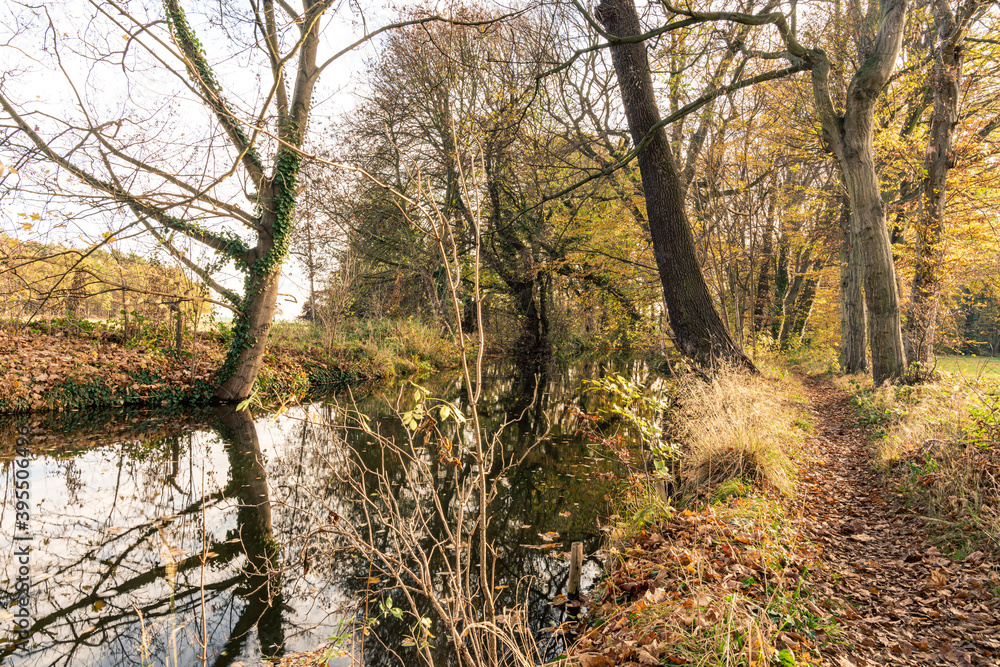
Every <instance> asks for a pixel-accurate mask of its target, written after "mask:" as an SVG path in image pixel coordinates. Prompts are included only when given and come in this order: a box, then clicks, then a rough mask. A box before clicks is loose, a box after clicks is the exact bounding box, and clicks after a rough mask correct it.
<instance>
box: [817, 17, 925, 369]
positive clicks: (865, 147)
mask: <svg viewBox="0 0 1000 667" xmlns="http://www.w3.org/2000/svg"><path fill="white" fill-rule="evenodd" d="M882 9H883V11H882V20H881V23H880V24H879V29H878V33H877V34H876V36H875V40H874V42H873V43H872V45H871V51H870V55H868V57H867V58H866V59H865V61H864V62H863V63H862V65H861V67H860V68H859V69H858V71H857V73H856V74H855V75H854V77H853V78H852V79H851V83H850V86H849V87H848V89H847V100H846V104H845V108H844V115H843V116H839V115H837V114H836V112H835V111H834V108H833V101H832V98H831V97H830V81H829V78H830V76H829V75H830V61H829V59H828V58H827V56H826V54H825V53H823V52H822V51H820V50H818V49H812V50H809V51H808V52H806V54H805V55H806V57H807V59H808V60H809V62H810V65H811V67H812V82H813V96H814V97H815V99H816V104H817V107H818V110H819V115H820V120H821V122H822V126H823V134H824V137H825V138H826V139H827V141H829V143H830V146H831V147H832V149H833V153H834V155H835V156H836V157H837V162H838V164H839V165H840V170H841V174H842V176H843V178H844V185H845V186H846V188H847V193H848V196H849V197H850V200H851V214H852V215H851V231H852V237H853V238H854V239H856V241H857V245H858V246H860V249H861V252H862V256H863V257H864V260H865V261H864V265H865V266H864V291H865V304H866V306H867V308H868V339H869V342H870V344H871V350H872V376H873V378H874V381H875V384H876V385H879V384H881V383H882V382H884V381H886V380H896V379H899V378H901V377H902V376H903V374H904V373H905V372H906V355H905V353H904V350H903V335H902V328H901V320H900V307H899V293H898V291H897V287H896V268H895V265H894V263H893V259H892V246H891V244H890V242H889V229H888V227H887V225H886V212H885V204H884V202H883V201H882V193H881V190H880V188H879V182H878V176H877V174H876V173H875V159H874V125H875V105H876V102H877V101H878V95H879V93H880V92H881V91H882V88H883V87H885V85H886V83H888V81H889V77H890V76H891V74H892V71H893V69H894V67H895V64H896V60H897V58H898V56H899V52H900V49H901V46H902V40H903V28H904V25H905V22H906V13H907V9H908V0H886V2H885V3H884V4H883V8H882Z"/></svg>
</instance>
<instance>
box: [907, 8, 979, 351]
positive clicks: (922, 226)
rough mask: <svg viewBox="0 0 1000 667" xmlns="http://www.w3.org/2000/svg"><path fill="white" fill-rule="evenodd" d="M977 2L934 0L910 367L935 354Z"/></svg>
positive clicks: (909, 326)
mask: <svg viewBox="0 0 1000 667" xmlns="http://www.w3.org/2000/svg"><path fill="white" fill-rule="evenodd" d="M983 6H984V5H983V3H981V2H979V0H966V2H964V3H962V4H961V6H960V7H958V8H957V11H955V10H952V7H951V2H950V0H933V1H932V2H931V12H932V14H933V16H934V40H933V45H932V46H931V54H932V56H933V59H934V64H933V67H932V70H931V75H930V77H929V81H928V87H929V89H930V90H931V91H932V93H933V99H934V107H933V111H932V112H931V113H932V115H931V119H930V131H929V134H928V138H927V151H926V153H925V156H924V177H923V181H922V183H921V193H920V201H921V207H920V218H919V221H918V222H917V226H916V237H917V238H916V244H915V248H914V250H915V265H914V269H913V290H912V297H911V301H910V307H909V309H908V311H907V322H906V354H907V358H909V359H910V360H911V361H913V362H921V363H924V364H929V363H930V362H931V361H932V360H933V355H934V338H935V330H936V328H937V317H938V286H939V283H940V272H941V267H940V263H941V249H940V246H941V239H942V236H943V232H944V223H945V201H946V200H945V196H946V193H947V183H948V172H949V170H950V168H951V165H952V164H953V162H954V159H955V157H954V153H953V150H952V141H953V135H954V133H955V127H956V125H958V122H959V113H958V112H959V101H960V97H961V89H962V67H963V64H964V61H965V44H964V42H965V37H966V34H967V32H968V28H969V24H970V23H971V22H972V20H973V19H974V18H975V16H976V14H977V13H979V11H980V10H981V9H982V8H983Z"/></svg>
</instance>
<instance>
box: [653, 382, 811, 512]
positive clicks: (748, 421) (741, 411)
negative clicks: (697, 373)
mask: <svg viewBox="0 0 1000 667" xmlns="http://www.w3.org/2000/svg"><path fill="white" fill-rule="evenodd" d="M676 403H677V409H676V410H675V411H674V412H673V414H672V415H671V424H672V432H673V434H674V437H676V438H677V440H678V441H679V442H680V443H681V444H682V448H681V452H682V453H681V475H682V485H683V487H684V488H685V489H687V490H690V491H695V492H697V493H700V494H704V493H713V492H715V491H716V490H717V489H718V488H719V487H720V486H721V485H723V484H725V483H726V482H728V481H730V480H743V481H745V482H747V483H749V484H765V485H768V486H771V487H773V488H775V489H777V490H778V491H780V492H782V493H786V494H787V493H790V492H791V491H792V488H793V477H794V465H793V464H792V461H791V458H790V457H789V453H790V452H794V451H795V450H796V449H797V448H798V447H799V445H800V443H801V441H802V437H803V435H804V434H803V431H802V429H801V428H800V426H799V425H800V424H802V423H803V421H802V419H801V417H800V410H799V408H798V407H797V406H796V405H795V403H794V401H793V400H792V399H790V398H789V397H788V388H787V387H783V386H781V385H780V384H779V383H778V382H777V381H776V380H774V379H770V378H766V377H761V376H752V375H749V374H747V373H743V372H740V371H737V370H735V369H731V370H729V371H727V372H723V373H718V374H717V375H715V376H714V377H713V378H712V379H711V381H708V382H706V381H704V380H700V379H695V378H693V377H690V378H688V379H683V380H681V381H680V383H679V386H678V390H677V400H676Z"/></svg>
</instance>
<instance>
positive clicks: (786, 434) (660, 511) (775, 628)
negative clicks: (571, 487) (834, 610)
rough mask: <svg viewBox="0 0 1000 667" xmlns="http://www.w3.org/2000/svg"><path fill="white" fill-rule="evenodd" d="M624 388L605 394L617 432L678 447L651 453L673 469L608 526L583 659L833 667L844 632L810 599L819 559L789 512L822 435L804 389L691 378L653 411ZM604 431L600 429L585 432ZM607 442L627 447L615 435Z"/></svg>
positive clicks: (633, 491)
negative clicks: (797, 470)
mask: <svg viewBox="0 0 1000 667" xmlns="http://www.w3.org/2000/svg"><path fill="white" fill-rule="evenodd" d="M619 384H620V383H619V382H617V381H605V382H604V383H603V384H602V389H603V390H604V391H606V392H608V393H610V394H611V395H613V396H614V397H615V399H616V400H615V401H614V402H613V403H612V408H611V412H613V413H615V414H616V415H617V416H618V419H617V420H607V419H605V420H604V423H611V424H622V423H625V424H626V425H628V426H631V428H625V429H624V432H625V433H632V434H639V435H642V436H643V439H644V440H648V439H649V438H655V437H662V438H663V439H665V440H666V441H667V443H668V444H667V445H660V446H657V445H656V444H655V443H649V442H646V443H645V446H646V448H647V450H649V451H650V452H651V453H652V455H653V456H656V455H660V456H672V457H673V460H672V463H671V465H667V466H646V467H645V468H648V472H647V470H646V469H643V470H640V469H636V470H635V474H634V475H633V477H632V484H631V485H630V486H629V487H628V488H627V489H626V491H625V493H624V495H623V497H622V499H621V500H620V509H619V515H616V516H615V517H612V518H613V520H615V523H614V524H613V525H612V526H610V527H609V545H608V547H607V551H608V559H607V562H606V575H605V578H604V580H603V581H602V582H601V583H600V584H599V586H598V587H597V589H596V591H595V593H594V599H593V600H592V601H591V605H590V607H591V619H590V621H589V622H590V624H591V628H590V629H589V630H588V631H586V632H584V633H583V635H582V636H581V638H580V639H579V640H578V641H577V643H576V645H575V646H574V647H573V649H572V655H573V657H574V658H577V659H578V660H579V661H580V663H581V664H583V665H602V664H609V665H610V664H623V663H627V662H629V661H633V662H637V663H639V664H688V665H704V666H719V667H721V666H722V665H733V666H736V665H744V666H750V665H760V664H784V665H810V664H820V653H819V649H820V648H821V647H823V646H824V645H825V644H827V643H829V642H831V641H835V639H836V634H837V628H836V625H835V623H834V621H833V620H832V614H831V613H830V611H831V610H829V609H824V608H822V606H821V603H818V601H814V600H813V599H812V598H811V594H810V590H809V587H808V585H807V580H808V573H809V569H810V567H811V564H812V563H813V562H814V561H815V560H816V558H817V554H816V553H815V552H814V551H813V550H812V548H811V547H810V546H809V545H808V544H806V543H803V542H801V541H800V540H798V538H797V536H796V533H795V530H794V528H793V522H792V521H791V518H792V517H791V516H790V515H789V513H790V512H791V510H790V509H789V508H790V504H789V503H787V502H786V499H787V497H788V496H789V495H791V494H794V492H795V474H794V464H793V457H794V456H795V455H796V454H797V453H798V452H799V451H800V448H801V444H802V441H803V438H804V436H805V435H806V433H807V432H809V431H811V430H812V423H811V421H810V419H809V418H808V416H807V415H806V414H805V411H804V410H802V409H801V407H800V405H801V402H802V399H801V398H799V395H800V392H799V390H798V389H797V387H796V386H795V384H794V381H793V380H791V379H790V378H789V377H788V375H787V374H785V373H782V372H770V373H769V376H751V375H748V374H744V373H740V372H736V371H733V370H731V369H730V370H728V371H726V372H724V373H719V374H718V375H717V376H715V377H714V378H713V379H711V380H710V381H705V380H702V379H699V378H697V377H695V376H693V375H690V376H684V377H681V378H680V379H677V380H676V381H674V382H672V383H671V384H669V385H668V386H667V387H666V388H663V389H661V390H659V391H658V392H657V391H655V389H656V388H655V386H652V385H651V386H650V387H647V388H646V392H647V394H650V393H652V394H655V395H654V396H653V397H650V396H648V395H647V396H645V397H641V398H637V391H638V389H637V388H636V387H634V386H627V387H626V386H620V387H618V388H617V389H616V386H617V385H619ZM636 406H638V407H636ZM651 406H655V407H659V408H661V409H662V413H661V414H659V415H658V417H659V418H660V419H662V420H663V422H662V428H660V429H656V428H653V429H643V428H635V427H634V422H635V421H636V418H635V415H641V419H639V420H638V421H640V422H642V421H643V420H646V421H653V422H654V423H656V424H659V422H656V420H655V418H654V417H652V416H651V415H650V414H649V412H650V407H651ZM599 423H602V422H601V420H600V419H598V418H596V417H591V418H590V419H589V420H584V428H585V430H586V429H591V430H592V432H593V431H597V430H598V429H597V426H596V425H597V424H599ZM600 436H601V437H602V438H603V439H604V440H603V442H606V441H608V440H611V441H612V442H613V443H614V444H619V439H612V438H611V436H612V433H609V432H608V429H605V430H604V431H601V432H600ZM671 476H672V477H673V479H672V480H671V483H670V487H669V488H671V491H672V493H669V494H665V493H663V490H662V489H663V483H662V482H663V477H668V478H669V477H671ZM650 482H652V488H651V487H650ZM657 484H659V485H660V492H659V493H656V492H654V490H653V488H655V487H656V486H657ZM604 660H607V661H608V662H603V661H604Z"/></svg>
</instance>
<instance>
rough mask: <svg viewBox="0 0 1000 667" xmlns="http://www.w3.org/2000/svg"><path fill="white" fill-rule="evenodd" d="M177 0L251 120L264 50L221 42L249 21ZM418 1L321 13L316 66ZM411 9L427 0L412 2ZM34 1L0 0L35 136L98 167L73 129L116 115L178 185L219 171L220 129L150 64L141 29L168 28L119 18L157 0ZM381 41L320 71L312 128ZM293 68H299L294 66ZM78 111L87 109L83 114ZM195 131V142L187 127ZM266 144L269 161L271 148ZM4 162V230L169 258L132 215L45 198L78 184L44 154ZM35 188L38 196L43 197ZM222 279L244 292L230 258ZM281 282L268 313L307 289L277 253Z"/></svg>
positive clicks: (342, 97)
mask: <svg viewBox="0 0 1000 667" xmlns="http://www.w3.org/2000/svg"><path fill="white" fill-rule="evenodd" d="M182 4H183V5H184V6H185V8H186V10H187V12H188V18H189V22H190V23H191V24H192V26H193V27H194V29H195V30H196V32H198V34H199V37H200V38H201V41H202V43H203V44H204V48H205V51H206V53H207V54H208V57H209V60H210V61H211V62H212V63H213V66H214V67H215V72H216V75H217V78H218V79H219V81H220V83H221V86H222V88H223V90H224V94H225V96H226V98H227V100H228V101H229V102H230V103H231V104H232V106H233V107H234V108H236V109H239V110H241V111H243V112H244V115H245V117H248V118H249V117H252V116H253V115H254V111H255V109H257V108H259V106H260V105H259V104H258V102H259V101H260V99H261V97H262V95H264V94H265V93H266V91H267V90H268V80H267V77H268V76H269V74H270V73H269V72H268V71H267V69H266V64H265V63H263V62H261V61H260V59H259V57H257V56H259V53H258V54H257V56H250V57H248V56H247V55H246V54H241V53H238V52H235V51H234V50H233V49H232V48H230V46H229V45H230V44H232V40H228V41H227V38H231V37H235V38H240V37H241V36H242V37H245V36H246V35H248V34H250V33H248V32H247V25H246V24H243V25H241V24H240V22H239V21H238V20H234V19H235V18H237V17H234V16H222V15H220V14H219V6H220V5H218V4H215V3H208V2H205V1H204V0H189V1H188V2H183V3H182ZM291 4H292V5H293V6H294V5H296V4H298V3H297V2H294V1H293V2H292V3H291ZM417 4H418V3H415V2H407V1H405V0H404V1H403V2H396V3H393V4H391V5H390V4H388V3H386V4H378V5H375V4H372V5H369V6H365V8H364V10H363V11H359V10H358V5H357V4H356V3H355V4H350V5H349V4H348V3H347V2H344V3H343V6H341V7H340V8H339V9H338V10H337V11H333V12H331V13H330V17H331V18H330V19H329V20H328V21H327V23H326V24H325V25H324V28H323V32H322V41H323V44H322V47H321V51H320V54H319V56H320V57H319V60H320V61H321V62H322V61H323V60H325V59H326V58H328V57H329V56H330V55H331V54H333V53H336V52H338V51H340V50H341V49H343V48H344V47H345V46H347V45H349V44H351V43H352V42H354V41H356V40H358V39H359V38H361V37H362V36H363V35H365V34H366V33H367V32H371V31H373V30H375V29H377V28H378V27H380V26H382V25H385V24H386V23H391V22H392V21H393V17H395V16H397V15H398V12H399V11H400V10H401V9H405V8H407V7H408V6H409V7H414V6H416V5H417ZM234 6H235V7H237V8H238V9H240V10H243V9H245V8H246V7H248V6H249V4H248V3H245V2H236V3H234ZM420 6H425V5H424V4H423V3H420ZM39 7H40V6H39V5H33V6H30V5H27V4H19V3H8V4H7V5H6V6H5V7H3V8H0V63H2V65H0V71H2V79H0V90H2V91H3V94H4V96H5V97H7V98H8V99H10V100H12V101H13V102H14V104H15V105H16V106H17V108H18V110H19V113H20V114H21V115H22V116H24V117H25V118H30V122H32V123H35V124H36V129H37V131H38V132H39V134H40V135H42V136H43V137H45V138H46V139H53V138H55V139H54V140H55V142H56V143H57V144H58V145H60V147H61V149H62V151H63V152H64V153H68V152H70V151H71V150H73V149H74V148H75V149H76V152H73V157H72V159H73V161H74V162H75V163H77V164H80V165H81V166H85V167H88V168H89V169H91V170H94V169H95V167H94V166H93V165H92V163H91V164H89V165H88V161H87V158H86V156H85V154H84V153H83V151H82V150H80V149H79V145H78V144H77V143H74V142H79V143H81V144H82V143H83V142H84V141H87V140H91V141H92V138H88V137H87V136H86V135H85V133H81V132H80V131H79V129H78V128H79V127H82V126H85V125H86V124H87V123H88V122H90V123H97V124H100V123H105V124H107V123H114V122H116V121H117V122H118V125H117V127H116V129H115V131H114V135H115V138H116V140H120V141H121V142H122V143H126V144H129V154H131V155H134V156H138V157H140V158H141V159H143V160H146V161H150V162H154V163H155V164H157V165H158V166H160V165H165V169H169V170H176V171H173V172H172V173H175V174H177V175H178V176H182V175H186V176H187V178H185V179H184V180H185V181H187V182H192V181H198V180H199V179H201V178H204V175H205V174H211V173H216V174H218V173H221V172H225V171H227V170H228V165H229V164H231V162H232V161H233V159H234V157H233V156H232V154H231V152H230V151H227V147H226V146H225V145H224V142H222V141H220V140H219V139H218V137H216V138H214V139H210V134H211V133H213V132H218V127H217V125H216V124H215V123H214V122H212V120H211V118H210V117H209V112H208V110H207V109H206V108H205V107H204V105H203V104H202V103H201V101H200V100H198V99H197V97H196V96H195V95H194V93H192V92H191V91H190V90H187V89H185V87H184V85H185V84H184V83H183V81H182V80H181V79H180V78H179V77H176V76H173V75H171V74H168V73H165V72H166V70H164V69H163V67H162V65H161V63H157V62H156V61H155V60H154V57H162V58H164V60H166V61H167V62H170V61H169V58H168V52H167V51H166V49H167V48H168V46H169V43H168V42H166V41H164V42H162V43H161V45H160V46H157V44H156V42H155V40H150V39H149V35H150V34H154V33H155V34H156V35H158V36H159V37H160V38H161V39H162V38H164V36H165V30H163V26H162V24H160V25H159V26H154V27H153V31H151V32H150V33H146V34H144V33H142V32H140V31H136V30H134V29H131V28H130V27H129V23H128V21H126V20H124V19H122V14H121V11H127V12H130V13H132V15H135V16H142V15H146V16H150V17H154V18H156V17H159V16H161V15H162V9H161V7H162V5H160V4H159V3H158V2H154V1H153V0H148V1H147V2H143V1H139V2H135V1H129V0H123V1H122V2H121V4H111V3H109V2H107V1H106V0H92V1H91V2H82V1H81V0H62V1H61V2H60V1H59V0H54V1H53V2H49V3H46V4H45V5H44V6H41V9H39ZM101 10H103V11H104V14H102V13H101ZM234 26H235V27H234ZM157 28H159V31H158V32H157V31H156V29H157ZM241 31H242V32H241ZM128 33H131V34H132V39H138V38H145V43H146V44H149V45H150V46H151V48H150V50H149V51H147V52H143V50H142V49H140V48H139V47H138V45H137V44H134V43H133V42H132V41H131V40H130V37H129V34H128ZM122 45H125V46H124V47H123V46H122ZM377 46H378V38H376V39H375V40H373V42H370V43H368V44H366V45H363V46H361V47H358V48H357V49H355V50H354V51H352V52H350V53H348V54H346V55H344V56H342V57H341V58H339V59H338V60H336V61H335V62H334V63H333V64H332V65H330V66H329V67H328V68H327V69H326V70H325V71H324V73H323V75H322V78H321V79H320V82H319V85H318V86H317V88H316V92H315V94H314V96H313V101H314V107H313V112H312V116H311V121H310V128H309V132H310V134H309V136H310V137H312V138H316V137H319V136H320V135H321V134H322V133H323V132H324V131H325V130H326V129H327V128H329V126H330V125H331V124H333V123H335V122H337V121H338V120H339V119H341V118H343V116H344V115H345V114H347V113H349V111H350V109H351V108H352V107H353V105H354V101H355V99H356V93H357V91H358V90H359V89H360V88H359V86H360V83H359V81H360V80H359V77H358V74H359V73H360V72H361V71H362V70H363V68H364V66H365V61H366V59H367V58H370V57H371V56H372V55H373V54H374V53H377V51H376V49H377ZM98 51H99V52H101V53H113V54H114V57H113V58H102V59H99V60H96V61H95V59H94V57H93V56H94V54H95V53H97V52H98ZM126 70H127V71H128V75H127V76H126V74H125V72H126ZM289 71H290V72H291V73H292V74H294V69H293V68H290V70H289ZM262 74H263V75H265V76H264V77H262V76H261V75H262ZM82 108H85V109H87V110H88V112H87V116H86V117H84V113H83V112H82V111H81V109H82ZM122 119H124V120H122ZM66 121H70V122H68V123H67V122H66ZM11 124H12V122H11V120H10V118H9V116H7V115H6V114H5V113H3V111H2V110H0V125H2V126H4V127H5V128H6V127H10V126H11ZM199 128H201V129H199ZM199 132H201V134H200V135H198V136H197V138H195V139H194V140H192V135H197V134H198V133H199ZM21 140H22V141H23V140H24V138H23V135H21ZM307 141H308V139H307ZM59 142H62V143H59ZM263 152H264V155H265V163H266V162H267V157H266V155H267V152H266V151H263ZM0 164H3V165H4V166H3V170H2V173H0V232H2V233H4V234H8V235H11V236H14V237H16V238H18V239H20V240H22V241H29V240H31V241H41V242H50V243H59V244H63V245H69V246H71V247H75V248H79V249H83V248H87V247H90V246H92V245H93V243H94V242H95V241H99V240H101V239H102V238H105V235H106V234H109V233H110V234H113V238H114V241H113V244H114V247H116V248H118V249H119V250H121V251H124V252H135V253H137V254H143V255H149V254H151V253H156V254H158V255H159V256H160V257H162V258H164V259H165V260H166V261H174V260H172V259H170V258H169V257H168V255H167V254H166V252H165V251H164V250H163V249H157V248H156V245H155V242H154V241H153V240H152V238H151V236H150V235H149V234H148V233H134V232H133V231H131V230H129V231H127V232H123V228H127V226H129V225H132V226H134V225H135V219H134V216H131V214H124V215H123V214H122V212H120V211H112V210H109V209H108V207H106V206H95V205H94V203H93V202H88V201H86V200H80V199H79V198H78V200H77V201H72V202H69V201H65V200H62V199H60V198H59V197H53V196H51V194H50V193H51V191H52V189H53V188H57V189H66V190H71V191H75V192H78V193H81V192H83V190H82V188H81V186H80V185H79V183H77V182H75V179H72V178H69V177H67V176H66V175H65V174H58V171H57V170H53V169H52V166H51V165H50V164H46V163H44V162H42V161H40V160H28V161H26V162H24V161H22V162H18V161H17V158H16V156H15V155H14V154H12V153H11V152H10V150H9V149H7V148H6V147H4V146H2V145H0ZM96 169H99V167H96ZM119 171H124V170H119ZM231 180H232V179H231ZM127 185H128V187H130V188H131V189H133V190H136V189H138V190H142V189H144V188H145V191H146V192H149V191H152V188H153V184H151V183H148V182H147V183H142V182H138V181H137V182H134V183H130V184H127ZM40 188H41V189H43V190H45V189H47V192H41V193H39V189H40ZM227 188H228V190H227ZM32 190H33V191H34V193H32V192H31V191H32ZM216 192H218V194H217V195H216V196H217V197H218V198H220V199H223V200H225V201H228V202H231V203H234V204H236V205H240V206H241V207H243V208H245V209H250V208H251V206H252V205H250V204H249V202H248V201H247V200H246V198H245V196H244V195H243V193H242V192H240V191H239V190H238V189H236V188H234V186H233V185H232V184H230V185H228V186H223V187H220V188H219V189H218V190H217V191H216ZM222 228H226V229H239V228H240V227H239V226H237V225H233V224H232V223H229V224H223V225H220V226H218V227H213V229H222ZM244 231H246V230H244ZM241 235H242V237H243V239H244V240H245V241H251V239H252V236H251V235H250V234H247V233H241ZM185 250H186V251H187V252H188V254H189V256H190V257H193V258H197V259H198V260H200V261H204V260H209V261H211V260H212V259H213V257H214V253H213V252H212V251H206V250H204V249H203V248H202V247H201V246H199V245H198V244H194V243H190V244H186V247H185ZM218 279H219V280H220V282H222V284H223V285H224V286H225V287H227V288H231V289H235V290H236V291H238V292H242V282H243V277H242V275H241V274H239V273H238V272H237V271H236V270H235V269H233V268H232V267H231V266H230V267H229V268H228V270H226V271H222V272H220V273H219V274H218ZM280 292H281V294H282V296H280V297H279V303H278V306H279V312H278V314H277V316H276V317H277V318H278V319H291V318H294V317H297V316H298V315H299V314H300V312H301V309H302V305H303V303H304V302H305V300H306V298H307V296H308V280H307V279H306V277H305V275H304V273H303V270H302V267H301V266H300V265H298V263H297V262H296V261H295V260H293V259H289V260H288V261H287V262H286V263H285V267H284V270H283V275H282V283H281V287H280ZM220 314H222V313H220Z"/></svg>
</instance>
